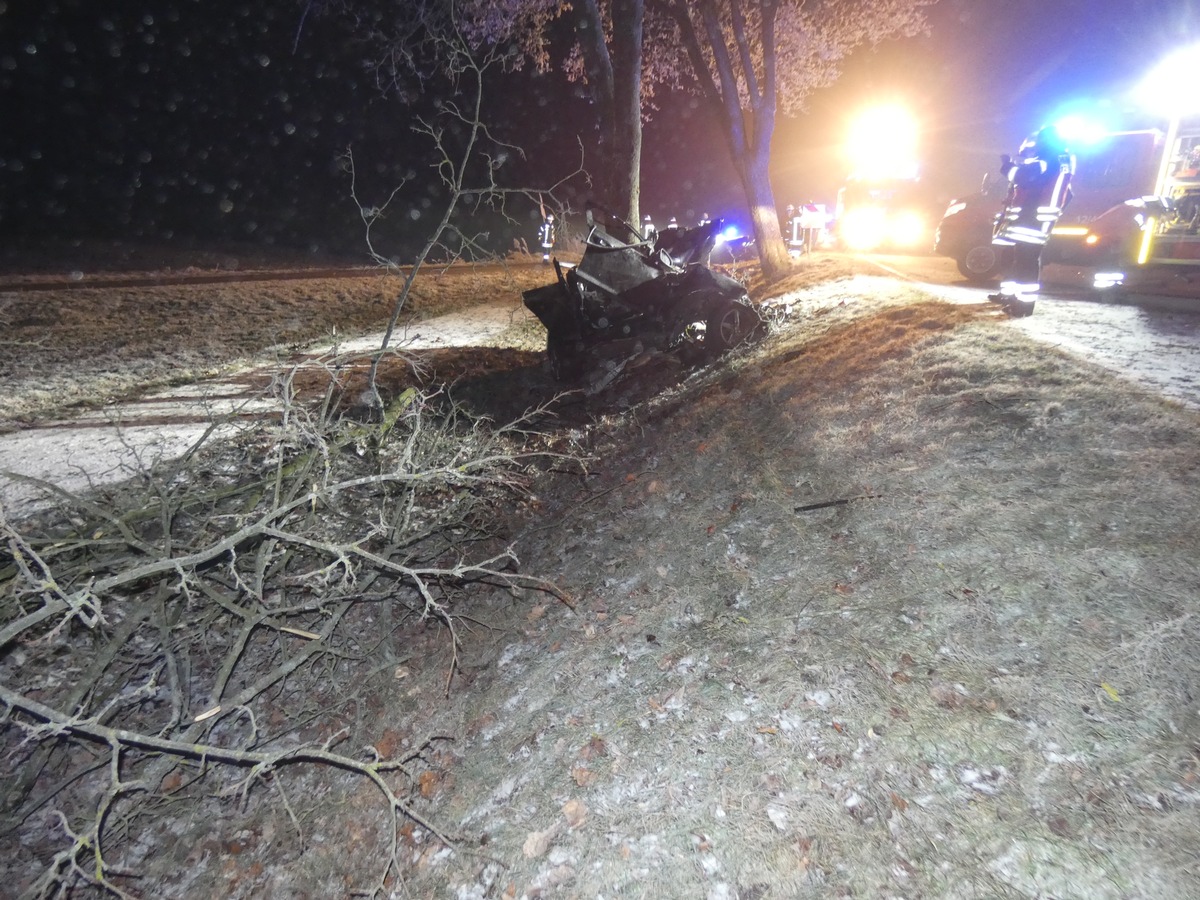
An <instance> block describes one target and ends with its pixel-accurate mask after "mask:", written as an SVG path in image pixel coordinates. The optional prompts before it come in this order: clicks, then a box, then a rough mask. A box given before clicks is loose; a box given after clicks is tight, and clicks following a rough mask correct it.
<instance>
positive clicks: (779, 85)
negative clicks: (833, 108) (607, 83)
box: [646, 0, 934, 278]
mask: <svg viewBox="0 0 1200 900" xmlns="http://www.w3.org/2000/svg"><path fill="white" fill-rule="evenodd" d="M932 2H934V0H867V2H863V0H651V7H650V8H651V11H652V12H653V13H654V15H652V16H651V17H650V19H649V20H648V25H647V29H648V34H649V35H650V36H651V39H650V40H648V41H647V42H646V45H647V48H648V54H649V55H648V60H647V71H648V72H649V74H650V78H651V80H652V81H653V82H654V83H657V84H672V85H678V86H682V87H685V88H687V89H691V90H694V91H695V92H697V93H698V94H699V95H700V96H701V97H703V98H704V100H705V102H706V103H707V105H708V107H709V108H710V109H711V110H712V112H713V113H714V115H715V116H716V117H717V118H718V120H719V121H720V122H721V125H722V128H723V131H724V134H725V138H726V141H727V143H728V146H729V152H730V154H731V156H732V158H733V161H734V165H735V167H736V169H737V172H738V175H739V177H740V179H741V182H742V189H743V191H744V192H745V195H746V201H747V204H748V206H749V209H750V218H751V223H752V226H753V229H754V237H755V240H756V242H757V245H758V252H759V259H760V261H761V263H762V267H763V272H764V274H765V275H766V276H767V277H768V278H770V277H775V276H777V275H778V274H780V273H781V272H783V271H784V270H785V269H786V268H787V266H788V256H787V252H786V250H785V247H784V243H783V240H782V236H781V234H780V231H779V218H778V213H777V211H776V205H775V198H774V193H773V191H772V189H771V182H770V177H769V173H768V167H769V163H770V155H771V138H772V136H773V135H774V133H775V121H776V116H777V115H778V114H779V113H780V112H783V113H785V114H794V113H797V112H800V111H802V110H803V109H804V105H805V102H806V100H807V99H808V97H809V95H810V94H811V93H812V92H813V91H814V90H816V89H817V88H821V87H825V86H827V85H829V84H831V83H833V82H834V81H835V80H836V79H837V77H838V76H839V75H840V74H841V65H842V62H843V61H844V60H845V58H846V57H847V56H848V55H849V54H850V53H851V52H852V51H853V50H855V49H856V48H859V47H863V46H870V45H873V44H877V43H879V42H880V41H882V40H885V39H887V38H891V37H899V36H912V35H915V34H918V33H920V32H921V30H922V29H923V28H924V27H925V18H924V7H926V6H928V5H930V4H931V3H932ZM681 49H682V51H683V52H684V54H685V58H686V60H687V63H686V65H681V63H680V52H679V51H680V50H681Z"/></svg>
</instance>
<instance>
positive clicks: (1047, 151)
mask: <svg viewBox="0 0 1200 900" xmlns="http://www.w3.org/2000/svg"><path fill="white" fill-rule="evenodd" d="M1070 152H1071V151H1070V150H1068V149H1067V142H1066V141H1065V140H1063V136H1062V135H1061V134H1060V133H1059V131H1058V129H1057V128H1056V127H1055V126H1053V125H1047V126H1046V127H1045V128H1041V129H1039V130H1038V131H1035V132H1034V133H1033V134H1031V135H1030V136H1029V137H1027V138H1025V142H1024V143H1023V144H1021V149H1020V151H1019V155H1020V157H1021V159H1023V160H1030V159H1041V160H1052V159H1057V158H1058V157H1060V156H1065V155H1067V154H1068V153H1070Z"/></svg>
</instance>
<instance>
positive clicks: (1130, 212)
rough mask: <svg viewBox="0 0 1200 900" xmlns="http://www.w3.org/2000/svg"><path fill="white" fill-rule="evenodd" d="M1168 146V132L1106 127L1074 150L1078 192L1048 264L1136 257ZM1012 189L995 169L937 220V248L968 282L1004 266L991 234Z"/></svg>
mask: <svg viewBox="0 0 1200 900" xmlns="http://www.w3.org/2000/svg"><path fill="white" fill-rule="evenodd" d="M1166 143H1167V136H1166V135H1165V134H1164V133H1163V131H1161V130H1159V129H1153V128H1150V129H1141V130H1134V131H1115V132H1107V133H1103V134H1099V135H1096V136H1095V137H1093V138H1091V139H1090V140H1087V141H1085V142H1083V143H1080V144H1078V145H1076V146H1075V147H1073V148H1072V149H1074V150H1075V155H1076V170H1075V176H1074V179H1073V180H1072V182H1071V185H1072V189H1073V196H1072V199H1071V202H1070V203H1069V204H1068V206H1067V208H1066V211H1065V212H1064V213H1063V215H1062V218H1060V219H1059V221H1058V222H1057V224H1056V225H1055V227H1054V230H1053V231H1052V232H1051V234H1050V240H1049V241H1048V242H1047V244H1046V250H1045V253H1044V255H1043V261H1044V262H1046V263H1060V264H1065V265H1074V266H1079V267H1081V268H1088V269H1095V270H1097V272H1099V271H1101V270H1104V271H1108V270H1114V271H1115V269H1116V267H1119V266H1121V265H1122V264H1123V263H1122V261H1123V260H1134V259H1136V258H1137V255H1138V253H1139V251H1140V250H1141V244H1142V238H1143V236H1144V234H1145V232H1144V230H1143V229H1144V228H1145V227H1146V225H1147V222H1148V218H1149V214H1150V213H1151V212H1153V211H1155V210H1156V209H1157V206H1156V201H1155V200H1154V198H1155V197H1156V196H1157V195H1158V181H1159V178H1160V173H1161V170H1162V163H1163V157H1164V151H1165V147H1166ZM1198 187H1200V183H1198ZM1007 190H1008V182H1007V181H1005V180H1004V179H1003V178H1001V177H1000V175H999V174H998V173H997V174H995V175H988V176H985V177H984V181H983V185H982V186H981V188H980V190H979V191H977V192H976V193H974V194H971V195H970V196H967V197H962V198H957V199H955V200H952V201H951V202H950V205H949V206H948V207H947V208H946V212H945V213H944V214H943V216H942V220H941V223H940V224H939V225H938V228H937V231H936V233H935V237H934V247H935V249H936V251H937V252H938V253H940V254H942V255H943V256H949V257H952V258H953V259H954V260H955V262H956V263H957V264H958V269H959V271H960V272H961V273H962V275H963V277H964V278H966V279H967V280H969V281H973V282H977V283H988V282H991V281H994V280H995V279H996V278H998V277H999V275H1000V273H1001V272H1002V271H1003V269H1004V266H1005V259H1004V256H1003V252H1004V249H1005V248H1003V247H997V246H994V245H993V244H992V233H993V230H994V227H995V223H996V218H997V216H998V215H999V214H1000V211H1001V209H1002V207H1003V204H1004V198H1005V194H1006V193H1007ZM1198 199H1200V197H1198Z"/></svg>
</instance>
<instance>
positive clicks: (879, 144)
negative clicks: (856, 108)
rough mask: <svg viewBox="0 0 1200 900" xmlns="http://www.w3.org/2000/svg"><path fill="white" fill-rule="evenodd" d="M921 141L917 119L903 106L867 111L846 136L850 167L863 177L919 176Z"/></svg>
mask: <svg viewBox="0 0 1200 900" xmlns="http://www.w3.org/2000/svg"><path fill="white" fill-rule="evenodd" d="M918 140H919V129H918V127H917V120H916V119H915V118H913V116H912V114H911V113H909V111H908V110H907V109H905V108H904V107H903V106H900V105H898V104H889V105H884V106H876V107H872V108H870V109H867V110H864V111H863V112H861V113H859V115H858V117H857V118H855V119H854V120H853V121H852V122H851V124H850V129H849V132H848V134H847V138H846V156H847V158H848V159H849V160H850V170H851V172H853V173H854V175H855V177H857V178H861V179H870V180H877V179H885V178H915V177H916V175H917V145H918Z"/></svg>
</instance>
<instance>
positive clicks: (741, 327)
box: [704, 300, 765, 353]
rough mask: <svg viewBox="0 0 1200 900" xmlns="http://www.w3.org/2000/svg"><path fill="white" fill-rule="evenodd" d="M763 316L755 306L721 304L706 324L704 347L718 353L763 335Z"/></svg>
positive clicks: (731, 301) (732, 301) (733, 302)
mask: <svg viewBox="0 0 1200 900" xmlns="http://www.w3.org/2000/svg"><path fill="white" fill-rule="evenodd" d="M764 328H765V323H764V322H763V318H762V316H760V315H759V314H758V310H756V309H755V308H754V307H753V306H750V305H749V304H746V303H739V302H737V301H735V300H730V301H727V302H725V303H723V304H721V305H720V306H719V307H718V308H717V310H716V311H715V312H713V313H712V314H710V315H709V317H708V319H706V320H705V322H704V347H705V349H706V350H710V351H713V352H716V353H724V352H725V351H726V350H729V349H731V348H732V347H736V346H737V345H738V344H740V343H742V342H743V341H746V340H749V339H750V338H752V337H755V336H757V335H759V334H761V333H762V330H763V329H764Z"/></svg>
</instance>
